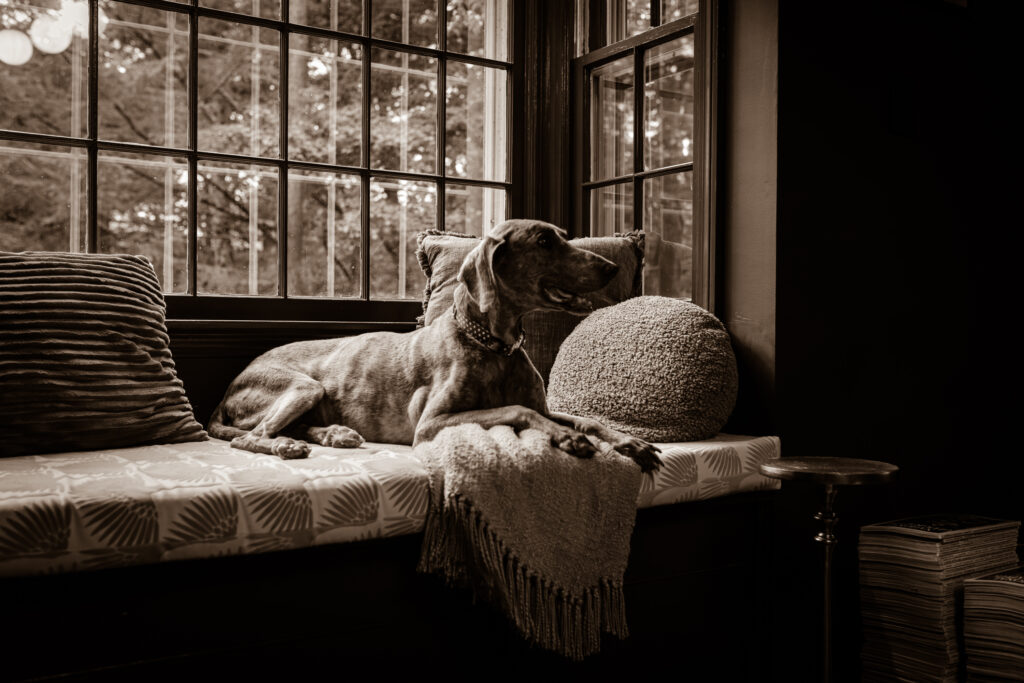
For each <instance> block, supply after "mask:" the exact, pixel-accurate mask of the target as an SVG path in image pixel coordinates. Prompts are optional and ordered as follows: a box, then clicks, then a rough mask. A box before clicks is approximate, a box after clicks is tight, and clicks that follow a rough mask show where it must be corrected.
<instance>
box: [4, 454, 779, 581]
mask: <svg viewBox="0 0 1024 683" xmlns="http://www.w3.org/2000/svg"><path fill="white" fill-rule="evenodd" d="M658 445H659V446H660V447H661V449H662V455H663V460H664V466H663V467H662V469H661V470H660V471H659V472H657V473H656V474H655V475H653V476H651V475H645V476H644V478H643V481H642V485H641V489H640V492H639V496H638V500H637V506H638V507H639V508H648V507H656V506H663V505H671V504H674V503H681V502H691V501H699V500H707V499H710V498H716V497H721V496H725V495H728V494H733V493H740V492H746V491H755V490H763V489H774V488H778V486H779V482H778V481H777V480H774V479H767V478H765V477H762V476H760V475H759V474H758V473H757V466H758V464H759V463H760V462H763V461H764V460H768V459H774V458H778V457H779V454H780V444H779V440H778V438H777V437H745V436H735V435H726V434H720V435H718V436H716V437H715V438H713V439H710V440H707V441H694V442H686V443H669V444H658ZM567 457H568V456H567ZM426 476H427V474H426V470H425V469H424V468H423V466H422V464H421V463H420V462H419V461H418V460H417V459H416V458H415V457H414V456H413V454H412V448H411V447H409V446H402V445H394V444H365V445H364V446H363V447H361V448H356V449H335V448H325V447H321V446H317V447H314V449H313V451H312V453H311V454H310V456H309V457H308V458H306V459H302V460H281V459H280V458H277V457H274V456H269V455H262V454H257V453H250V452H247V451H241V450H237V449H233V448H231V447H230V446H229V444H228V443H227V442H225V441H221V440H217V439H210V440H208V441H201V442H189V443H181V444H171V445H156V446H144V447H136V448H122V449H111V450H102V451H84V452H76V453H58V454H47V455H40V456H21V457H13V458H4V459H0V576H19V575H32V574H53V573H65V572H73V571H80V570H88V569H103V568H110V567H120V566H129V565H138V564H153V563H157V562H164V561H171V560H180V559H195V558H204V557H216V556H225V555H240V554H255V553H263V552H268V551H276V550H289V549H297V548H303V547H308V546H318V545H329V544H338V543H345V542H351V541H359V540H366V539H371V538H382V537H391V536H403V535H407V534H414V533H417V532H419V531H421V530H422V529H423V524H424V518H425V515H426V511H427V482H426Z"/></svg>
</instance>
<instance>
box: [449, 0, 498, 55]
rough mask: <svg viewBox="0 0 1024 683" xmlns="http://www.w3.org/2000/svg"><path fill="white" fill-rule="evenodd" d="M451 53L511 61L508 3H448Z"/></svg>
mask: <svg viewBox="0 0 1024 683" xmlns="http://www.w3.org/2000/svg"><path fill="white" fill-rule="evenodd" d="M447 6H448V43H447V45H448V50H450V51H451V52H461V53H462V54H466V55H475V56H477V57H488V58H490V59H500V60H502V61H508V1H507V0H448V2H447Z"/></svg>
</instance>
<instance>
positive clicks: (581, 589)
mask: <svg viewBox="0 0 1024 683" xmlns="http://www.w3.org/2000/svg"><path fill="white" fill-rule="evenodd" d="M600 446H601V452H600V453H598V454H597V455H596V456H594V457H593V458H590V459H579V458H576V457H573V456H571V455H569V454H567V453H565V452H563V451H561V450H559V449H557V448H555V447H553V446H552V445H551V443H550V438H549V437H548V436H547V435H545V434H543V433H542V432H540V431H537V430H533V429H526V430H523V431H521V432H519V433H518V434H517V433H516V432H515V431H514V430H513V429H512V428H511V427H507V426H497V427H492V428H490V429H484V428H483V427H481V426H480V425H477V424H464V425H458V426H455V427H449V428H447V429H444V430H442V431H441V432H440V433H439V434H438V435H437V436H436V437H435V438H434V439H433V440H432V441H429V442H425V443H422V444H420V445H418V446H417V448H416V454H417V456H418V457H419V458H420V459H421V460H422V461H423V463H424V464H425V466H426V469H427V472H428V475H429V488H430V504H429V508H428V512H427V519H426V528H425V531H424V540H423V547H422V552H421V556H420V565H419V570H420V571H422V572H426V573H435V574H438V575H440V576H441V577H443V578H444V579H445V580H446V581H447V582H448V583H449V584H450V585H455V586H462V587H466V588H469V589H470V591H471V593H472V594H473V596H474V599H475V600H485V601H489V602H491V603H492V604H494V605H495V606H496V607H498V608H499V609H501V610H502V611H503V612H504V613H505V614H506V615H507V616H508V617H509V619H510V620H511V622H512V623H513V624H514V625H515V627H516V628H517V630H518V631H519V632H520V633H521V634H522V635H523V636H524V637H525V638H526V639H527V640H529V641H531V642H533V643H535V644H537V645H539V646H541V647H543V648H546V649H549V650H553V651H555V652H558V653H561V654H562V655H564V656H566V657H568V658H570V659H573V660H580V659H583V657H585V656H587V655H590V654H593V653H596V652H597V651H598V650H599V649H600V642H601V633H602V631H604V632H607V633H610V634H612V635H615V636H617V637H619V638H625V637H626V636H627V635H628V629H627V625H626V613H625V605H624V602H623V595H622V579H623V574H624V572H625V570H626V563H627V561H628V559H629V541H630V536H631V534H632V531H633V523H634V521H635V518H636V500H637V494H638V491H639V487H640V478H641V473H640V468H639V467H638V466H637V465H636V464H635V463H634V462H633V461H632V460H629V459H628V458H625V457H623V456H621V455H619V454H618V453H617V452H616V451H614V450H613V449H612V448H611V446H610V445H608V444H607V443H603V442H601V443H600Z"/></svg>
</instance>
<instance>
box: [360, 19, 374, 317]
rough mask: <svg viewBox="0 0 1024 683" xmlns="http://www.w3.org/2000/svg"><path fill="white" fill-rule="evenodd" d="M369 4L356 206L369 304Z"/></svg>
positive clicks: (364, 291)
mask: <svg viewBox="0 0 1024 683" xmlns="http://www.w3.org/2000/svg"><path fill="white" fill-rule="evenodd" d="M370 9H371V8H370V0H363V35H364V37H363V40H362V43H361V45H362V53H363V54H362V57H363V63H362V74H363V101H362V126H361V128H360V135H362V145H361V146H362V167H363V172H362V187H361V189H362V201H360V203H359V207H360V210H359V233H360V238H359V245H360V248H361V253H362V256H361V258H362V263H361V264H360V266H361V268H360V272H361V273H362V276H363V277H362V281H363V282H362V299H363V300H364V301H369V300H370V60H371V59H372V57H373V51H372V49H371V47H370V38H369V36H370V35H372V32H373V15H372V14H371V13H370Z"/></svg>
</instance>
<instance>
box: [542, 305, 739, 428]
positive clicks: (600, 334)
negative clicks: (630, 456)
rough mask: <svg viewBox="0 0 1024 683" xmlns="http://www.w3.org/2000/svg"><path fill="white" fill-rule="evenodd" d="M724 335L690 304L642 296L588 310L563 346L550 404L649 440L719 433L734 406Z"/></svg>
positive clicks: (732, 363)
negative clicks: (589, 312)
mask: <svg viewBox="0 0 1024 683" xmlns="http://www.w3.org/2000/svg"><path fill="white" fill-rule="evenodd" d="M736 390H737V374H736V357H735V356H734V355H733V351H732V345H731V343H730V340H729V333H728V332H727V331H726V329H725V326H724V325H722V323H721V322H719V320H718V319H717V318H716V317H715V316H713V315H712V314H711V313H709V312H707V311H705V310H704V309H703V308H701V307H700V306H697V305H696V304H692V303H689V302H687V301H681V300H679V299H669V298H667V297H662V296H642V297H637V298H635V299H630V300H628V301H624V302H623V303H620V304H617V305H615V306H609V307H607V308H602V309H601V310H599V311H594V312H593V313H591V314H590V316H588V317H587V318H586V319H585V320H584V321H583V322H582V323H580V324H579V325H578V326H577V327H576V329H575V330H573V333H572V334H570V335H569V337H568V338H567V339H566V340H565V341H564V342H563V343H562V348H561V349H560V350H559V352H558V356H557V358H556V359H555V363H554V366H553V367H552V368H551V380H550V382H549V384H548V407H549V408H550V409H551V410H553V411H557V412H563V413H570V414H572V415H579V416H582V417H591V418H594V419H597V420H600V421H601V422H603V423H604V424H606V425H608V426H609V427H611V428H613V429H618V430H620V431H623V432H626V433H627V434H632V435H633V436H636V437H638V438H641V439H646V440H648V441H662V442H664V441H698V440H701V439H708V438H711V437H712V436H714V435H715V434H717V433H718V431H719V430H720V429H721V428H722V427H723V426H724V425H725V422H726V420H728V419H729V415H730V413H732V408H733V405H734V404H735V402H736Z"/></svg>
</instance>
